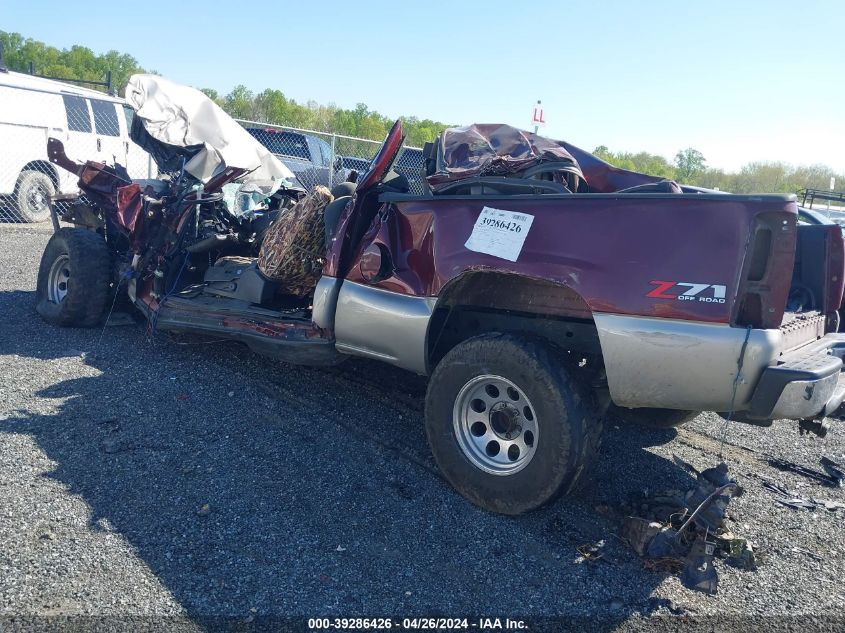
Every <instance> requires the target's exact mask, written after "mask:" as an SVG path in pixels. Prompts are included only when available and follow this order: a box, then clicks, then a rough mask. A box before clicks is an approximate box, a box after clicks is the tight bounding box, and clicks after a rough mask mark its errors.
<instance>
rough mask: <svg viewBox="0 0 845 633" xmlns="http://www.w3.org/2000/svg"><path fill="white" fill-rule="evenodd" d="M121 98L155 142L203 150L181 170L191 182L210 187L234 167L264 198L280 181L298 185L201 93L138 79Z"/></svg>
mask: <svg viewBox="0 0 845 633" xmlns="http://www.w3.org/2000/svg"><path fill="white" fill-rule="evenodd" d="M125 96H126V100H127V101H128V102H129V103H130V105H131V106H132V108H133V109H134V110H135V114H136V116H138V117H139V118H140V119H141V121H142V122H143V125H144V129H145V130H146V131H147V132H148V133H149V134H150V136H152V137H153V138H154V139H155V140H156V141H158V142H160V143H163V144H165V145H169V146H175V147H177V148H185V147H192V146H201V147H202V149H200V150H199V151H198V152H196V153H194V154H193V156H192V157H191V158H190V160H188V162H187V163H186V165H185V170H186V171H187V172H188V173H189V174H191V175H192V176H193V177H194V178H197V179H198V180H201V181H202V182H208V181H209V180H210V179H211V178H212V177H213V176H216V175H217V174H219V173H221V172H223V171H224V170H225V169H226V168H228V167H234V168H239V169H246V170H248V171H249V172H250V173H249V175H248V176H246V177H245V179H244V180H245V182H252V183H256V184H258V185H259V186H260V187H261V188H262V189H263V190H265V191H266V192H267V193H272V192H273V191H275V190H277V189H278V188H279V186H280V185H281V184H282V182H283V181H289V182H291V183H295V182H296V177H295V176H294V174H293V172H291V170H290V169H288V168H287V167H286V166H285V165H284V164H282V162H281V161H279V159H278V158H276V157H275V156H273V154H271V153H270V151H269V150H268V149H267V148H266V147H264V146H263V145H262V144H261V143H259V142H258V141H257V140H255V139H254V138H253V137H252V136H251V135H250V134H249V133H248V132H247V131H246V130H245V129H244V128H243V127H241V126H240V125H239V124H238V123H237V122H236V121H235V120H234V119H233V118H232V117H230V116H229V115H228V114H226V113H225V112H224V111H223V110H222V108H220V107H219V106H218V105H217V104H216V103H214V102H213V101H212V100H211V99H209V98H208V97H207V96H205V95H204V94H203V93H202V92H200V91H199V90H197V89H195V88H191V87H189V86H182V85H180V84H176V83H174V82H172V81H168V80H167V79H164V78H163V77H159V76H157V75H144V74H137V75H132V76H131V77H130V78H129V83H128V84H127V86H126V91H125Z"/></svg>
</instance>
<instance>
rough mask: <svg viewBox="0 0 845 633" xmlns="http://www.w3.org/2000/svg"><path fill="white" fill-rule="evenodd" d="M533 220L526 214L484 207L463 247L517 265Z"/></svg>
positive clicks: (532, 217)
mask: <svg viewBox="0 0 845 633" xmlns="http://www.w3.org/2000/svg"><path fill="white" fill-rule="evenodd" d="M533 221H534V216H533V215H529V214H527V213H517V212H516V211H504V210H502V209H493V208H492V207H484V208H483V209H482V210H481V213H479V214H478V219H477V220H476V221H475V226H474V227H472V233H471V234H470V236H469V239H468V240H467V241H466V244H464V246H465V247H466V248H468V249H469V250H471V251H475V252H476V253H486V254H487V255H493V256H494V257H501V258H502V259H507V260H508V261H511V262H515V261H516V260H517V259H519V254H520V253H521V252H522V245H523V244H524V243H525V238H526V237H527V236H528V231H529V229H530V228H531V223H532V222H533Z"/></svg>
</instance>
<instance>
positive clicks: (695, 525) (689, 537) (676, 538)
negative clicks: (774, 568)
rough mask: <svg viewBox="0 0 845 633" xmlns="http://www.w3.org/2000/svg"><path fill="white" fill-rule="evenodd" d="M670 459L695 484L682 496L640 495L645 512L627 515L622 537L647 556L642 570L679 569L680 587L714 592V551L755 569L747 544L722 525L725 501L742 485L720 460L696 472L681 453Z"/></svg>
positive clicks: (743, 566)
mask: <svg viewBox="0 0 845 633" xmlns="http://www.w3.org/2000/svg"><path fill="white" fill-rule="evenodd" d="M673 459H674V461H675V463H676V464H677V465H678V466H679V467H681V468H683V469H684V470H686V471H688V472H689V473H690V474H693V475H695V477H696V485H695V487H694V488H692V489H691V490H689V491H688V492H687V493H686V494H685V495H683V496H681V495H680V494H679V493H677V491H669V492H667V493H659V494H656V495H652V496H651V497H649V498H648V499H647V500H641V501H640V502H639V503H638V504H636V506H637V509H638V510H639V511H641V514H642V515H643V516H633V515H631V516H628V517H627V518H626V519H625V520H624V522H623V525H622V536H623V538H624V539H625V540H626V541H627V542H628V543H629V544H630V545H631V547H632V548H633V550H634V551H635V552H636V553H637V554H638V555H639V556H641V557H643V558H644V559H645V560H644V562H643V565H644V567H645V568H646V569H651V570H654V571H666V572H669V573H680V575H681V582H682V583H683V584H684V586H686V587H688V588H690V589H695V590H697V591H703V592H704V593H708V594H715V593H716V592H717V590H718V586H719V578H718V574H717V573H716V568H715V567H714V565H713V561H714V559H715V557H716V556H719V557H721V558H725V559H727V560H729V561H730V562H731V564H733V565H735V566H737V567H739V568H741V569H746V570H754V569H756V561H755V558H754V550H753V548H752V546H751V544H750V543H749V542H748V541H747V540H746V539H744V538H740V537H737V536H736V535H734V534H733V533H732V532H731V531H730V530H728V529H727V528H726V527H725V519H726V517H727V508H728V503H729V502H730V500H731V498H732V497H736V496H739V495H740V494H742V492H743V490H742V488H741V487H740V486H739V485H738V484H737V483H736V482H735V481H732V480H731V479H730V478H729V477H728V467H727V464H725V463H724V462H723V463H720V464H719V465H717V466H715V467H713V468H708V469H706V470H703V471H700V472H699V471H698V470H697V469H696V468H694V467H693V466H692V465H691V464H689V463H687V462H685V461H683V460H681V459H680V458H678V457H676V456H673Z"/></svg>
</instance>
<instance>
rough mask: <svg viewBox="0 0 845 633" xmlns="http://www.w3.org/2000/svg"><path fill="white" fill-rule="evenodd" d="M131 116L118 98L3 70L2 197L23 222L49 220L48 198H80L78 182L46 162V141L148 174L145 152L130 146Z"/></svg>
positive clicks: (0, 121)
mask: <svg viewBox="0 0 845 633" xmlns="http://www.w3.org/2000/svg"><path fill="white" fill-rule="evenodd" d="M132 116H133V111H132V109H131V108H129V106H128V105H126V103H125V102H124V101H123V99H120V98H118V97H114V96H111V95H107V94H104V93H102V92H97V91H96V90H89V89H87V88H80V87H79V86H73V85H70V84H67V83H62V82H60V81H53V80H51V79H45V78H43V77H35V76H32V75H26V74H23V73H16V72H11V71H8V70H4V69H2V68H0V148H2V151H0V195H3V196H9V197H11V201H12V205H13V209H14V211H15V213H16V215H18V216H19V217H20V218H21V219H22V220H23V221H25V222H42V221H44V220H47V219H49V218H50V196H52V195H53V194H56V193H60V194H61V193H73V192H77V191H78V188H77V186H76V179H75V178H73V177H72V175H71V174H68V173H67V172H65V171H64V170H59V169H56V168H55V167H54V166H53V165H51V164H50V161H49V160H48V158H47V144H46V142H47V138H48V137H50V136H52V137H54V138H61V139H62V141H63V143H64V145H65V149H66V150H67V152H68V153H69V154H70V155H71V156H73V157H75V158H81V159H83V160H84V159H88V158H93V159H98V160H102V161H105V162H111V163H113V162H117V163H120V164H121V165H124V166H129V167H130V171H131V172H132V173H131V175H132V176H134V177H142V176H146V175H148V174H147V167H148V160H147V156H145V155H144V153H143V151H142V150H141V149H140V148H139V147H137V146H136V145H135V144H134V143H130V142H129V127H130V123H131V119H132Z"/></svg>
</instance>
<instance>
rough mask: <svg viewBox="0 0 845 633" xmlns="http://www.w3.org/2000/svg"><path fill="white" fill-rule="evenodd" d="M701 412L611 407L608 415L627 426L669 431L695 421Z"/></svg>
mask: <svg viewBox="0 0 845 633" xmlns="http://www.w3.org/2000/svg"><path fill="white" fill-rule="evenodd" d="M699 413H700V411H681V410H676V409H649V408H644V409H628V408H627V407H617V406H616V405H611V407H610V409H609V410H608V412H607V415H608V416H609V417H611V418H617V419H619V420H621V421H622V422H625V423H627V424H636V425H637V426H644V427H648V428H652V429H669V428H672V427H674V426H681V425H682V424H685V423H687V422H689V421H690V420H693V419H695V417H696V416H698V414H699Z"/></svg>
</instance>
